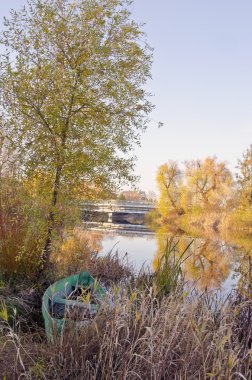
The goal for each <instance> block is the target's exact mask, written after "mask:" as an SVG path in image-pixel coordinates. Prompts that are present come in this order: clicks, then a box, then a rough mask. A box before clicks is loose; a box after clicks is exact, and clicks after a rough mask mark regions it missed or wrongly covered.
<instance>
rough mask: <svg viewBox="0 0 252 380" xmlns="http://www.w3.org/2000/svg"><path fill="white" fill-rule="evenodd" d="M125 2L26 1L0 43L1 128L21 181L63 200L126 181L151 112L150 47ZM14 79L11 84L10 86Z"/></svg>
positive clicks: (7, 23) (102, 0)
mask: <svg viewBox="0 0 252 380" xmlns="http://www.w3.org/2000/svg"><path fill="white" fill-rule="evenodd" d="M127 6H128V1H127V0H123V1H119V0H90V1H85V0H80V1H77V2H75V1H64V0H60V1H58V0H57V1H56V0H52V1H50V2H48V1H45V0H43V1H41V0H31V1H29V7H27V8H25V9H23V10H21V11H19V12H16V11H15V12H12V13H11V17H10V18H9V19H6V21H5V30H4V32H3V33H2V35H1V38H0V43H1V44H2V45H3V46H4V47H5V49H6V51H7V53H6V54H2V55H1V57H0V78H1V79H0V90H1V94H2V96H1V104H0V106H1V109H2V122H3V123H4V125H5V130H6V131H7V132H6V133H7V134H8V137H9V138H10V139H11V140H12V142H13V143H14V144H15V146H16V147H17V150H18V153H19V154H18V158H19V161H20V162H21V163H22V165H23V169H24V170H25V172H26V175H28V176H30V175H32V174H33V175H34V174H37V175H40V174H41V173H42V174H43V176H44V177H45V178H47V180H48V182H49V184H50V186H51V188H53V186H54V188H55V187H56V191H57V192H60V193H64V194H68V195H69V193H71V194H73V193H75V192H76V193H78V194H80V193H81V192H82V193H85V194H86V195H87V193H88V194H90V193H93V192H94V191H96V192H97V191H98V190H100V191H102V192H104V191H105V190H107V191H108V190H111V189H114V186H115V185H116V183H118V182H120V181H122V180H131V179H132V178H133V177H132V168H133V160H132V158H128V157H130V156H131V152H132V145H133V144H135V143H137V144H138V143H139V132H140V131H142V130H143V129H145V127H146V122H147V120H146V117H145V115H146V114H147V113H149V112H150V111H151V109H152V105H151V104H150V102H149V101H148V100H147V93H146V92H145V90H144V89H143V85H144V83H145V82H146V80H147V78H148V77H149V76H150V66H151V50H150V48H149V47H148V45H147V43H146V42H143V40H144V36H143V33H142V32H141V31H140V29H139V27H138V25H137V24H136V23H135V22H134V21H132V20H131V19H130V12H129V11H128V9H127ZM13 83H15V85H13Z"/></svg>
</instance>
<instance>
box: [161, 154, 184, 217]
mask: <svg viewBox="0 0 252 380" xmlns="http://www.w3.org/2000/svg"><path fill="white" fill-rule="evenodd" d="M181 177H182V173H181V171H180V169H179V167H178V164H177V162H176V161H172V160H170V161H168V163H166V164H163V165H161V166H160V167H159V168H158V172H157V185H158V188H159V192H160V197H159V204H158V208H159V211H160V212H161V214H162V215H163V216H165V217H166V216H168V215H169V213H170V212H171V211H174V212H175V214H176V215H182V214H183V213H184V210H183V209H182V208H181V206H180V197H181V191H180V189H181V179H182V178H181Z"/></svg>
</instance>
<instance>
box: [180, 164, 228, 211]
mask: <svg viewBox="0 0 252 380" xmlns="http://www.w3.org/2000/svg"><path fill="white" fill-rule="evenodd" d="M185 166H186V170H185V175H186V177H187V178H186V188H187V191H188V192H190V194H191V206H193V205H196V206H200V207H203V208H211V207H217V206H218V207H221V206H225V202H226V198H227V195H228V193H229V191H230V187H231V185H232V176H231V173H230V171H229V170H228V169H227V167H226V165H225V162H217V159H216V158H215V157H214V158H211V157H207V158H206V159H204V160H202V161H201V160H193V161H187V162H186V163H185Z"/></svg>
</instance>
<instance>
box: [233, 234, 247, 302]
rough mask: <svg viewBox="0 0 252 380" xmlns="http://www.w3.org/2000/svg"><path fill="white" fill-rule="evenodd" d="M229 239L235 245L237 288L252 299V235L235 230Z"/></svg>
mask: <svg viewBox="0 0 252 380" xmlns="http://www.w3.org/2000/svg"><path fill="white" fill-rule="evenodd" d="M229 240H230V241H232V243H233V244H235V245H236V257H237V261H238V266H237V273H238V275H239V280H238V289H239V290H240V292H241V293H242V294H244V295H245V296H246V297H248V298H250V299H252V235H251V234H245V233H238V232H237V231H236V232H235V233H234V232H233V233H232V236H229Z"/></svg>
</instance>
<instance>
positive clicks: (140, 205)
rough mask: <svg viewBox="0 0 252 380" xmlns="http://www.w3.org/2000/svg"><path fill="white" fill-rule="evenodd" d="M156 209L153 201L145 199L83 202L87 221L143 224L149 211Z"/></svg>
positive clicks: (83, 211)
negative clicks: (136, 200)
mask: <svg viewBox="0 0 252 380" xmlns="http://www.w3.org/2000/svg"><path fill="white" fill-rule="evenodd" d="M154 209H155V205H154V203H152V202H145V201H138V202H135V201H117V200H109V201H99V202H83V203H82V204H81V211H82V216H83V219H84V220H86V221H92V220H94V221H100V222H108V223H112V222H113V223H128V224H138V225H142V224H143V223H144V216H145V214H146V213H147V212H149V211H152V210H154Z"/></svg>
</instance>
